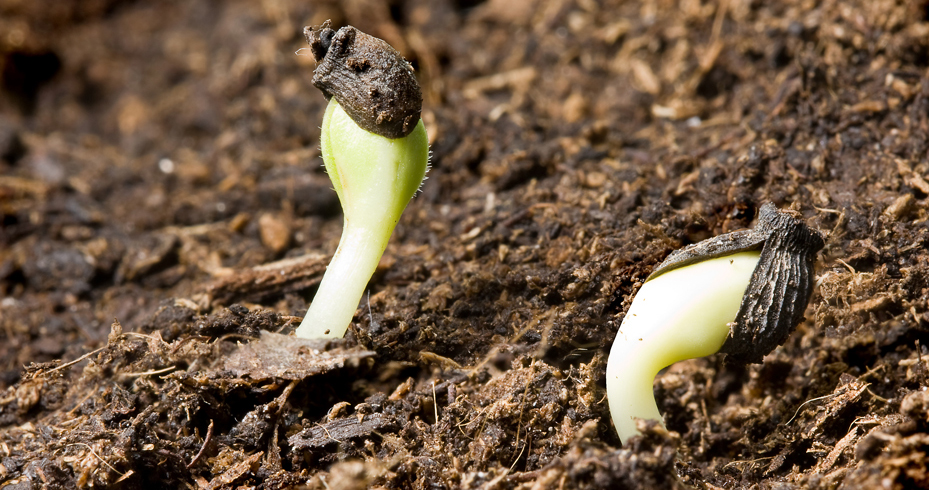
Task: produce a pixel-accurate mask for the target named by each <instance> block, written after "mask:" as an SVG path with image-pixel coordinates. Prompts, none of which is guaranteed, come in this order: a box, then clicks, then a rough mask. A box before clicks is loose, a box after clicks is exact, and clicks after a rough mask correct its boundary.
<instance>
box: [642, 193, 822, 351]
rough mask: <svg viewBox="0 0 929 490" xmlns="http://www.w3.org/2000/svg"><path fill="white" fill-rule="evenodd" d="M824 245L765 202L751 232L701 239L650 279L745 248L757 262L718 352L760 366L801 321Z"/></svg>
mask: <svg viewBox="0 0 929 490" xmlns="http://www.w3.org/2000/svg"><path fill="white" fill-rule="evenodd" d="M824 245H825V242H824V240H823V236H822V235H821V234H820V233H819V232H818V231H816V230H813V229H811V228H809V227H807V226H806V224H805V223H804V222H803V221H800V220H799V219H797V218H795V217H794V216H792V215H791V214H790V213H788V212H786V211H778V210H777V209H776V208H775V207H774V205H773V204H771V203H765V204H764V205H763V206H761V209H760V210H759V212H758V220H757V223H756V224H755V228H754V229H752V230H741V231H736V232H732V233H727V234H725V235H719V236H717V237H713V238H710V239H708V240H704V241H702V242H699V243H695V244H693V245H690V246H687V247H684V248H682V249H680V250H677V251H675V252H673V253H672V254H671V255H669V256H668V258H667V259H665V261H664V262H662V263H661V265H659V266H658V267H657V268H656V269H655V271H654V272H652V274H651V275H650V276H649V277H648V280H651V279H654V278H655V277H657V276H660V275H661V274H664V273H666V272H668V271H671V270H674V269H677V268H679V267H684V266H686V265H690V264H693V263H696V262H701V261H704V260H709V259H712V258H716V257H722V256H725V255H732V254H735V253H738V252H744V251H748V250H759V249H760V250H761V258H760V259H759V261H758V265H757V266H755V271H754V272H753V273H752V278H751V281H750V282H749V285H748V288H747V289H746V290H745V294H744V295H743V296H742V304H741V305H740V306H739V313H738V315H737V316H736V319H735V326H733V327H732V328H731V329H730V331H729V337H728V338H727V339H726V342H725V343H724V344H723V347H722V349H720V352H722V353H725V354H727V356H726V361H727V362H730V363H735V364H745V363H753V362H761V360H762V358H764V356H765V355H767V354H768V353H769V352H771V351H772V350H774V348H775V347H777V346H779V345H781V344H783V343H784V341H785V340H787V337H788V336H789V335H790V332H792V331H793V330H794V329H795V328H796V327H797V325H798V324H799V323H800V321H801V320H803V311H804V310H805V309H806V305H807V303H809V301H810V295H812V293H813V262H814V261H815V259H816V253H817V252H819V251H820V250H821V249H822V248H823V246H824Z"/></svg>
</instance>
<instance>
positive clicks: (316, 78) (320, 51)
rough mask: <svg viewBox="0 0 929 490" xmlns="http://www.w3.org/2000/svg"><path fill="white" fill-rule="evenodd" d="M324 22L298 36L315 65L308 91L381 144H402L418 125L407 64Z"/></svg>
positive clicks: (383, 46) (415, 91)
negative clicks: (311, 87)
mask: <svg viewBox="0 0 929 490" xmlns="http://www.w3.org/2000/svg"><path fill="white" fill-rule="evenodd" d="M329 25H330V24H329V21H326V22H325V23H323V25H321V26H315V27H305V28H304V29H303V34H304V35H305V36H306V42H307V43H309V44H310V50H311V51H312V52H313V57H314V58H315V59H316V62H317V63H318V65H317V66H316V70H315V71H314V72H313V85H315V86H316V88H318V89H320V90H322V92H323V94H324V95H325V96H326V99H327V100H328V99H330V98H332V97H335V100H337V101H338V102H339V104H340V105H341V106H342V108H343V109H345V112H346V113H347V114H348V115H349V117H351V118H352V120H353V121H355V124H357V125H358V126H360V127H361V128H362V129H365V130H366V131H370V132H372V133H375V134H379V135H381V136H384V137H386V138H402V137H404V136H406V135H408V134H410V133H411V132H413V129H414V128H415V127H416V124H417V123H418V122H419V118H420V113H421V111H422V106H423V95H422V91H421V90H420V88H419V83H418V82H417V81H416V77H415V76H414V75H413V69H412V68H411V67H410V64H409V63H407V62H406V60H404V59H403V56H401V55H400V53H399V52H397V50H395V49H394V48H392V47H391V46H390V45H389V44H387V43H386V42H384V41H383V40H381V39H378V38H376V37H374V36H369V35H368V34H365V33H363V32H361V31H359V30H358V29H355V28H354V27H352V26H345V27H342V28H341V29H339V30H338V31H335V30H333V29H331V28H330V27H329Z"/></svg>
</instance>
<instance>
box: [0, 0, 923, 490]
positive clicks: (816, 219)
mask: <svg viewBox="0 0 929 490" xmlns="http://www.w3.org/2000/svg"><path fill="white" fill-rule="evenodd" d="M326 19H331V20H332V25H333V26H334V27H340V26H343V25H348V24H350V25H353V26H355V27H357V28H359V29H360V30H362V31H364V32H367V33H370V34H372V35H374V36H377V37H380V38H382V39H384V40H386V41H387V42H389V43H390V44H391V45H392V46H394V47H395V48H397V50H398V51H400V52H401V53H402V54H403V55H404V56H405V57H406V58H407V59H408V60H409V61H410V62H411V63H412V64H413V66H414V67H415V69H416V73H417V76H418V77H419V80H420V83H421V85H422V89H423V97H424V107H423V113H422V117H423V120H424V121H425V123H426V126H427V128H428V133H429V139H430V142H431V151H432V157H431V167H432V168H431V170H430V172H429V175H428V180H427V181H426V182H425V184H424V185H423V187H422V191H421V192H420V194H419V195H418V196H417V197H416V198H415V199H414V200H413V201H412V203H411V204H410V205H409V207H408V208H407V210H406V212H405V214H404V215H403V218H402V219H401V221H400V223H399V225H398V226H397V229H396V231H395V233H394V236H393V238H392V240H391V243H390V246H389V247H388V249H387V252H386V254H385V256H384V258H383V259H382V261H381V264H380V266H379V268H378V272H377V273H376V274H375V276H374V277H373V278H372V281H371V283H370V294H368V295H366V296H365V298H363V300H362V303H361V305H360V308H359V309H358V311H357V314H356V316H355V319H354V322H353V324H352V326H351V328H350V330H349V334H348V335H347V338H346V339H344V340H340V341H332V342H318V341H317V342H307V341H298V340H296V339H294V338H293V337H292V336H284V335H286V334H288V333H289V332H291V331H292V330H293V329H294V328H295V326H296V325H297V324H298V323H299V321H300V319H301V317H302V315H303V313H304V312H305V311H306V308H307V305H308V302H309V301H310V300H311V298H312V296H313V293H314V291H315V287H316V285H317V284H318V283H319V280H320V277H321V274H322V273H323V271H324V270H325V267H326V264H327V263H328V260H329V257H330V256H331V254H332V253H333V251H334V250H335V248H336V245H337V244H338V240H339V236H340V232H341V225H342V223H341V221H342V220H341V211H340V208H339V204H338V200H337V197H336V195H335V192H333V191H332V190H331V184H330V182H329V180H328V178H327V176H326V175H325V173H324V172H323V169H322V161H321V158H320V154H319V150H318V145H319V126H320V123H321V118H322V114H323V111H324V108H325V104H326V100H325V98H324V97H323V95H322V94H321V93H320V92H319V91H318V90H316V89H315V88H313V86H312V83H311V79H312V70H313V68H314V66H315V63H314V62H313V58H312V56H309V55H308V53H307V52H306V51H299V50H301V49H302V48H306V47H307V46H306V44H305V41H304V38H303V27H304V26H307V25H318V24H321V23H322V22H323V21H325V20H326ZM0 73H2V77H0V226H2V229H0V297H2V299H0V488H6V489H32V488H56V489H57V488H67V489H70V488H89V487H112V488H210V489H218V488H229V489H232V488H261V489H272V488H313V489H324V488H385V489H406V488H414V489H425V488H430V489H433V488H437V489H442V488H445V489H453V488H487V489H517V488H520V489H547V488H558V489H562V488H563V489H574V488H604V489H606V488H636V489H641V488H686V487H696V488H708V489H715V488H824V489H825V488H830V489H831V488H866V489H873V488H894V489H903V488H929V472H927V469H926V467H927V453H929V393H927V391H926V387H927V383H929V350H927V346H929V304H927V301H929V260H927V259H929V252H927V247H929V222H927V219H929V216H927V204H929V201H927V196H929V182H927V180H929V4H927V2H926V1H925V0H911V1H907V0H857V1H850V2H839V1H825V2H815V1H808V0H785V1H782V2H764V1H754V0H720V1H719V2H713V1H700V0H678V1H669V0H641V1H637V2H630V1H619V0H604V1H594V0H487V1H473V0H410V1H403V0H393V1H386V2H381V1H376V0H346V1H316V2H309V1H290V0H267V1H262V2H253V1H244V0H239V1H229V2H186V1H168V2H138V1H121V0H92V1H82V2H61V1H59V0H31V1H23V0H0ZM769 201H770V202H773V203H775V204H776V205H777V206H778V207H779V208H789V209H792V210H794V211H796V212H798V213H799V215H801V216H802V217H803V219H804V220H805V221H806V222H807V223H808V224H809V225H810V226H811V227H813V228H816V229H818V230H820V231H822V232H823V233H824V235H825V236H826V246H825V248H824V249H823V250H822V251H821V252H820V254H819V255H818V257H817V262H816V266H815V277H816V286H815V290H814V293H813V297H812V300H811V302H810V306H809V307H808V308H807V310H806V313H805V320H804V321H803V322H801V324H800V325H799V326H798V328H797V329H796V331H794V332H793V333H792V334H791V336H790V337H789V338H788V340H787V341H786V343H785V344H784V345H782V346H780V347H778V348H776V349H775V350H774V351H773V352H771V353H770V354H769V355H768V356H767V357H765V359H764V362H763V363H761V364H753V365H748V366H737V365H731V364H728V363H727V362H726V360H725V358H724V356H722V355H715V356H710V357H708V358H703V359H696V360H691V361H686V362H683V363H678V364H676V365H674V366H672V367H670V368H668V369H666V370H665V371H663V372H662V373H660V374H659V376H658V377H657V378H656V380H655V393H656V396H657V399H658V404H659V407H660V408H661V410H662V412H663V413H664V414H665V421H666V424H667V429H668V430H667V431H664V430H662V429H661V428H660V427H658V426H657V425H656V424H654V423H653V424H646V425H643V426H642V430H643V433H644V435H643V436H641V437H636V438H633V439H631V440H630V441H627V443H626V444H621V443H620V441H619V439H618V437H617V435H616V433H615V431H614V430H613V427H612V423H611V421H610V417H609V411H608V406H607V401H606V398H605V387H604V386H605V382H604V377H605V366H606V359H607V354H608V352H609V347H610V344H611V342H612V340H613V337H614V336H615V334H616V332H617V330H618V328H619V325H620V322H621V321H622V319H623V315H624V312H625V311H626V310H627V309H628V307H629V304H630V303H631V300H632V297H633V295H634V294H635V292H636V291H637V289H638V288H639V286H640V285H641V283H642V281H644V280H645V278H646V277H647V276H648V274H649V273H650V271H651V270H652V269H654V267H655V266H656V265H657V264H659V263H660V262H661V261H662V260H663V259H664V258H665V257H666V256H667V255H668V254H669V253H670V252H672V251H673V250H676V249H678V248H680V247H681V246H684V245H687V244H690V243H694V242H697V241H699V240H702V239H705V238H708V237H712V236H715V235H718V234H721V233H725V232H729V231H733V230H737V229H741V228H746V227H750V226H751V225H752V222H753V219H754V216H755V214H756V211H757V210H758V209H759V207H760V206H761V205H762V204H763V203H765V202H769Z"/></svg>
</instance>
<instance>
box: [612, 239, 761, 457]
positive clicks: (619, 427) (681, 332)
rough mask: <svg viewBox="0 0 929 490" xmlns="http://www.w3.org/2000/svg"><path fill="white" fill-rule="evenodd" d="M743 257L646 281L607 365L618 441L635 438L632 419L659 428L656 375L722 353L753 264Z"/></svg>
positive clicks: (752, 257) (753, 256) (748, 255)
mask: <svg viewBox="0 0 929 490" xmlns="http://www.w3.org/2000/svg"><path fill="white" fill-rule="evenodd" d="M759 256H760V254H759V252H757V251H751V252H740V253H737V254H733V255H727V256H724V257H718V258H715V259H710V260H706V261H703V262H698V263H695V264H691V265H688V266H685V267H681V268H679V269H674V270H671V271H669V272H666V273H664V274H662V275H660V276H658V277H656V278H654V279H652V280H649V281H646V283H645V284H644V285H642V287H641V288H640V289H639V292H638V293H637V294H636V296H635V299H634V300H633V301H632V306H630V307H629V312H628V313H626V316H625V318H623V323H622V325H621V326H620V327H619V332H618V333H617V334H616V339H615V340H614V341H613V347H612V348H611V349H610V357H609V360H608V361H607V367H606V391H607V398H608V400H609V404H610V414H611V415H612V417H613V424H614V425H615V426H616V431H617V432H618V433H619V438H620V439H621V440H623V441H626V440H628V439H629V438H630V437H632V436H633V435H636V434H638V430H637V429H636V422H635V420H636V419H646V420H657V421H658V422H659V423H661V422H662V419H661V413H660V412H659V411H658V405H657V403H656V402H655V394H654V392H653V390H652V383H653V382H654V379H655V376H656V375H657V374H658V371H660V370H661V369H663V368H665V367H667V366H670V365H671V364H674V363H675V362H678V361H683V360H685V359H692V358H695V357H704V356H708V355H710V354H714V353H716V352H717V351H719V349H720V347H722V345H723V342H725V340H726V337H728V335H729V325H728V324H729V323H731V322H733V321H734V320H735V317H736V315H737V314H738V312H739V305H740V304H741V301H742V296H743V295H744V294H745V290H746V288H747V287H748V283H749V281H750V280H751V276H752V272H753V271H754V270H755V266H756V265H757V264H758V259H759Z"/></svg>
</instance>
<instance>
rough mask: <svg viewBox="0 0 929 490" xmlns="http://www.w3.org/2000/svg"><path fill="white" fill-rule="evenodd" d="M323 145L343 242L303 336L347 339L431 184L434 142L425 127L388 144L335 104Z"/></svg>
mask: <svg viewBox="0 0 929 490" xmlns="http://www.w3.org/2000/svg"><path fill="white" fill-rule="evenodd" d="M320 143H321V146H322V154H323V161H324V162H325V164H326V171H327V172H328V174H329V178H330V179H332V184H333V186H334V187H335V191H336V193H337V194H338V196H339V202H340V203H341V204H342V211H343V213H344V221H343V229H342V238H341V239H340V240H339V247H338V249H337V250H336V252H335V255H334V256H333V257H332V261H331V262H330V263H329V267H328V268H327V269H326V273H325V274H324V275H323V279H322V282H321V283H320V285H319V289H318V290H317V292H316V296H315V297H314V298H313V302H312V303H311V304H310V308H309V311H307V313H306V317H304V318H303V322H302V323H300V327H299V328H297V331H296V335H297V337H303V338H341V337H343V336H344V335H345V331H346V330H347V329H348V326H349V324H350V323H351V321H352V317H353V316H354V314H355V310H356V309H357V308H358V304H359V302H360V301H361V297H362V296H363V294H364V291H365V288H366V287H367V285H368V281H369V280H370V279H371V276H372V275H373V274H374V271H375V269H376V268H377V263H378V262H379V261H380V259H381V256H382V255H383V254H384V250H385V249H386V248H387V242H388V240H390V235H391V233H393V230H394V227H395V226H396V225H397V222H398V221H399V220H400V215H401V214H402V213H403V210H404V209H405V208H406V205H407V204H408V203H409V202H410V199H412V198H413V195H414V194H415V193H416V191H417V189H419V186H420V184H422V182H423V179H424V178H425V175H426V169H427V167H428V161H429V142H428V138H427V137H426V129H425V126H423V122H422V120H421V119H420V120H419V122H418V123H417V125H416V127H415V129H413V132H411V133H410V134H408V135H407V136H404V137H402V138H397V139H391V138H386V137H384V136H380V135H377V134H374V133H371V132H368V131H366V130H364V129H361V128H360V127H358V125H357V124H356V123H355V121H353V120H352V118H351V117H349V115H348V114H346V112H345V110H343V109H342V107H341V106H340V105H339V103H338V102H336V99H335V98H332V99H330V101H329V106H328V107H327V108H326V114H325V116H323V126H322V135H321V137H320Z"/></svg>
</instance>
